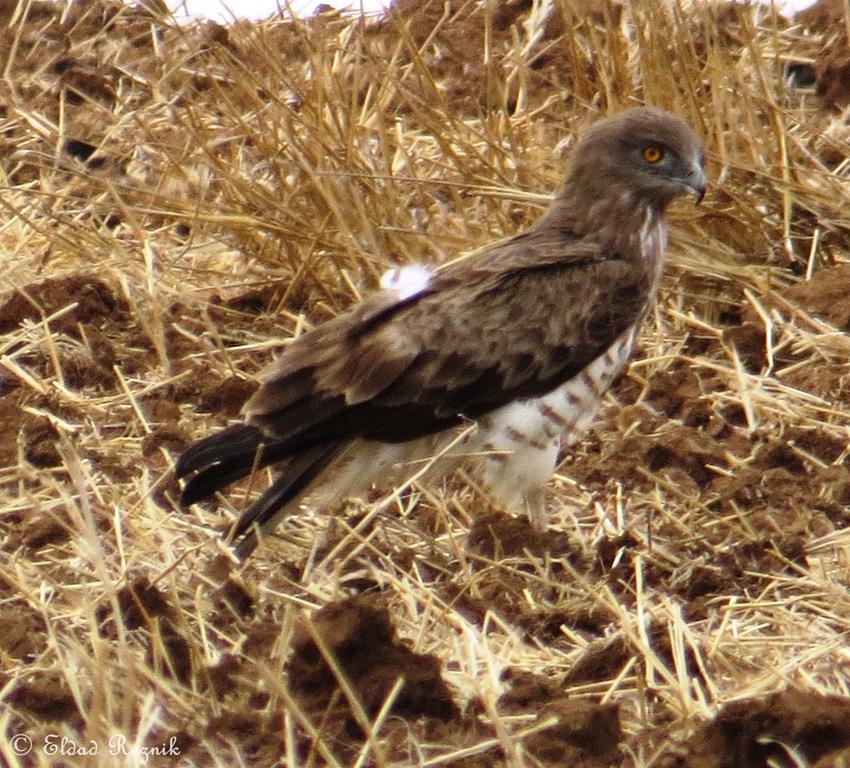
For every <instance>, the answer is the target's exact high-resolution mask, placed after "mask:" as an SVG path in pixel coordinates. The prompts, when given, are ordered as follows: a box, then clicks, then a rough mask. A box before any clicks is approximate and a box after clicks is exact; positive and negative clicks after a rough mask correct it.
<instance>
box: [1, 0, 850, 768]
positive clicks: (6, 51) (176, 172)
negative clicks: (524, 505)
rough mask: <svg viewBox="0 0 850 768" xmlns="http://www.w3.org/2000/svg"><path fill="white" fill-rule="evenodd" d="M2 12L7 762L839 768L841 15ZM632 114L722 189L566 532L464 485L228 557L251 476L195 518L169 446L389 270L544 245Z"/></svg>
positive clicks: (673, 7) (362, 506) (232, 409)
mask: <svg viewBox="0 0 850 768" xmlns="http://www.w3.org/2000/svg"><path fill="white" fill-rule="evenodd" d="M3 9H5V10H3ZM0 21H2V24H3V27H2V31H0V34H2V37H3V45H2V51H3V53H2V56H3V64H4V75H5V77H4V79H3V81H2V83H0V163H2V165H0V168H2V173H3V183H2V188H0V205H2V221H0V248H2V251H3V259H4V263H5V265H6V266H5V268H4V270H3V275H2V288H0V291H2V293H0V334H2V335H0V363H2V369H0V396H2V399H0V504H2V516H0V531H2V548H0V563H2V566H0V596H2V601H0V723H2V729H3V735H2V737H0V764H3V765H9V766H18V765H21V766H30V765H62V764H64V765H69V766H71V765H73V766H78V765H115V764H118V762H126V763H127V764H141V763H142V762H143V761H144V760H145V759H147V760H148V762H147V764H149V765H180V764H182V765H192V766H219V765H220V766H236V765H245V766H271V765H288V766H302V765H303V766H311V765H330V766H369V765H374V766H457V767H460V766H464V768H471V767H472V766H562V765H563V766H582V767H584V768H596V767H597V766H617V765H636V766H669V767H672V766H680V767H685V766H688V767H692V768H697V767H699V768H707V767H709V766H718V767H720V766H745V767H748V766H768V765H771V766H809V765H812V766H813V765H817V766H818V767H819V768H827V766H832V767H837V766H840V765H845V764H850V691H848V687H850V686H849V685H848V680H850V676H848V672H850V656H848V652H847V633H848V630H850V593H849V592H848V571H847V568H848V554H850V553H848V547H850V537H848V535H847V533H846V528H847V522H848V504H850V476H849V475H848V471H847V457H848V434H850V432H848V430H850V394H848V391H847V389H848V388H847V383H848V363H847V360H848V352H850V337H848V331H850V298H849V297H848V296H849V295H850V258H848V257H850V214H848V211H850V167H848V159H847V158H848V156H850V143H848V140H850V126H848V114H850V112H848V96H849V94H848V90H850V89H848V82H850V64H848V57H847V53H846V51H847V48H848V44H847V39H848V35H847V31H848V29H850V12H848V9H847V5H846V3H842V2H840V0H838V1H836V2H834V3H831V4H830V3H824V2H822V3H820V4H819V5H818V6H817V8H816V9H815V10H814V11H812V12H807V13H806V14H803V15H799V16H797V17H795V18H794V19H790V20H789V19H783V18H782V17H780V16H777V15H775V14H774V13H773V12H772V11H770V10H769V9H767V8H764V7H761V6H740V5H732V4H719V5H711V4H706V3H702V4H698V5H691V4H687V3H678V2H677V3H669V4H663V3H656V2H655V1H654V0H636V1H635V2H633V3H628V4H621V3H616V2H613V0H612V1H611V2H608V3H586V2H578V0H553V2H539V3H536V2H535V3H531V2H520V1H518V2H512V3H511V2H504V3H478V2H469V1H468V2H462V1H460V0H451V2H445V3H444V2H427V1H423V2H414V0H399V2H397V3H396V6H395V8H394V10H393V11H392V12H391V13H390V14H389V15H388V16H386V17H385V18H382V19H369V20H360V19H349V18H344V17H341V16H339V15H337V14H335V13H333V12H327V13H323V14H320V15H319V16H317V17H315V18H311V19H306V20H301V21H269V22H263V23H256V24H249V23H237V24H234V25H231V26H229V27H226V28H225V27H222V26H218V25H215V24H211V23H209V24H200V25H197V26H194V27H185V28H177V27H175V26H173V25H171V24H169V23H167V22H166V21H164V20H163V19H161V18H158V17H156V16H155V15H154V14H153V13H152V12H148V11H145V10H143V9H134V8H130V7H126V6H122V5H119V4H115V3H111V2H108V1H106V0H94V1H93V2H85V3H84V2H80V3H72V4H70V5H68V6H67V7H64V8H62V7H57V6H52V5H48V4H43V3H40V2H22V3H20V4H19V5H18V6H17V7H15V5H14V4H12V5H6V6H3V8H0ZM810 81H811V82H810ZM635 103H652V104H657V105H659V106H662V107H665V108H667V109H670V110H672V111H674V112H676V113H678V114H680V115H682V116H683V117H685V118H686V119H687V120H688V121H690V122H691V123H692V124H693V125H694V126H695V127H696V128H697V130H698V131H699V132H700V133H701V135H702V136H703V137H704V139H705V142H706V146H707V149H708V160H709V167H710V174H711V179H712V186H711V189H710V191H709V194H708V196H707V198H706V200H705V201H704V203H703V204H702V205H701V206H700V207H698V208H696V207H694V206H693V205H691V204H690V203H683V204H682V205H678V206H677V207H676V209H675V211H674V212H673V227H672V233H671V248H670V251H671V253H670V259H669V267H668V270H667V276H666V278H665V282H664V286H663V295H662V297H661V300H660V302H659V305H658V307H657V309H656V311H655V312H654V313H653V315H652V316H651V317H650V320H649V322H648V323H647V325H646V327H645V329H644V333H643V334H642V337H641V342H640V348H639V351H638V353H637V355H636V357H635V359H634V361H633V362H632V365H631V367H630V369H629V371H628V373H627V374H626V375H624V376H623V377H622V378H621V380H620V381H619V382H618V384H617V385H616V387H615V388H614V390H613V392H612V394H611V396H610V397H609V398H608V404H607V407H606V408H605V410H604V413H603V415H602V416H601V418H600V419H599V420H598V422H597V423H596V425H595V426H594V428H593V430H592V431H591V433H590V434H589V435H588V437H587V438H586V439H585V440H584V441H583V442H582V443H581V445H580V446H579V447H578V448H577V449H576V450H575V451H572V452H570V453H569V454H568V455H566V456H564V459H563V464H562V465H561V467H560V469H559V472H558V475H557V476H556V477H555V478H554V480H553V481H552V482H551V483H550V485H549V488H548V501H547V503H548V506H549V508H550V510H551V512H552V515H553V519H554V525H553V527H552V530H551V531H550V532H549V533H548V534H547V535H540V534H536V533H534V532H533V531H531V530H530V528H529V526H528V524H527V522H526V521H525V520H521V519H515V518H511V517H508V516H506V515H504V514H502V513H501V512H499V511H498V510H495V509H492V508H491V507H490V506H489V505H488V503H487V501H486V499H484V498H483V497H482V496H481V495H480V494H479V493H478V491H477V490H476V488H475V486H474V483H473V482H472V481H471V480H470V479H469V478H465V477H462V476H458V477H454V478H452V479H451V480H450V481H448V482H447V483H446V484H445V485H444V486H441V487H437V488H420V487H419V486H417V485H415V484H414V485H412V486H411V487H409V488H406V489H404V490H403V492H399V493H397V494H395V495H391V496H377V495H376V496H375V498H371V499H368V500H361V501H353V500H352V501H348V502H345V501H344V500H340V503H339V505H338V508H336V509H328V508H323V509H319V510H313V511H311V512H305V514H304V515H301V516H299V517H298V518H297V519H291V520H289V521H287V523H286V525H285V526H283V527H282V528H281V530H280V531H279V535H278V536H276V537H274V538H273V539H271V540H270V541H268V542H267V543H266V544H265V545H264V546H263V547H262V548H261V549H260V550H259V551H258V553H257V554H256V555H255V556H254V557H253V558H252V559H251V560H250V561H249V562H248V563H247V564H245V565H244V566H242V567H237V566H235V565H234V563H233V562H232V561H231V560H230V558H229V557H228V556H227V554H226V551H225V549H224V547H223V545H222V543H221V542H220V540H219V538H218V536H217V532H218V531H220V530H223V529H225V528H226V526H227V524H228V522H229V521H230V520H231V519H232V517H233V515H234V514H236V513H238V510H239V509H240V508H242V507H243V506H244V504H245V499H246V496H247V495H248V494H250V493H252V492H255V490H256V489H255V488H254V489H250V488H248V487H245V488H243V492H241V493H233V494H231V495H230V496H229V500H226V499H221V500H220V502H219V503H217V504H208V505H205V506H201V507H197V506H196V507H193V508H192V509H189V510H181V509H179V506H178V503H177V498H178V491H179V489H178V488H177V485H176V483H175V481H174V479H173V477H172V475H171V468H172V467H173V463H174V460H175V457H176V456H177V455H179V453H180V451H182V450H183V449H184V448H185V447H186V446H187V445H188V444H189V443H190V442H191V441H192V440H193V439H196V438H198V437H200V436H202V435H205V434H208V433H209V432H210V431H211V430H213V429H215V428H217V427H220V426H222V425H224V424H225V423H226V422H227V420H228V418H231V417H234V416H235V415H236V414H237V413H238V410H239V407H240V405H241V403H242V402H244V400H245V398H246V397H247V396H248V395H249V394H250V393H251V391H252V390H253V387H254V384H253V380H254V379H253V377H254V374H256V372H257V371H258V370H259V369H260V368H261V367H262V365H263V364H265V363H266V362H268V361H269V360H270V359H271V358H272V357H273V355H274V353H275V351H276V350H277V349H279V348H280V347H281V344H283V343H285V341H286V339H288V338H291V337H292V336H293V335H296V334H298V333H300V332H301V331H302V330H303V329H304V328H305V327H308V326H309V325H310V324H315V323H318V322H320V321H322V320H323V319H326V318H328V317H331V316H333V315H334V314H335V313H337V312H339V311H341V310H342V309H344V308H345V307H347V306H349V305H350V304H352V303H353V302H354V301H356V300H357V298H358V297H359V296H360V295H361V294H362V293H363V292H366V291H368V290H370V289H372V288H373V287H374V286H375V285H376V284H377V279H378V277H379V275H380V274H381V273H382V271H383V270H385V269H386V268H387V267H388V266H390V265H392V264H397V263H408V262H422V263H428V264H440V263H444V262H446V261H448V260H449V259H452V258H454V257H456V256H457V255H458V254H459V253H461V252H463V251H468V250H471V249H473V248H475V247H477V246H479V245H482V244H484V243H486V242H489V241H492V240H493V239H495V238H499V237H503V236H506V235H510V234H512V233H514V232H516V231H518V230H519V229H521V228H522V227H523V226H525V225H526V224H528V223H529V222H531V221H532V220H533V219H534V218H535V217H536V216H537V215H539V212H540V211H541V210H542V208H543V207H545V204H546V201H547V200H548V195H549V194H550V193H551V192H552V190H553V189H554V188H555V187H556V185H557V183H558V180H559V178H560V174H561V171H562V169H563V167H564V164H565V162H566V159H567V157H568V156H569V152H570V149H571V146H572V145H573V142H574V138H575V135H576V132H577V131H578V130H580V129H581V128H582V127H583V126H585V125H587V124H589V123H590V122H591V121H592V120H593V119H594V118H596V117H598V116H599V115H601V114H605V113H608V112H611V111H615V110H616V109H618V108H622V107H625V106H628V105H632V104H635ZM256 484H258V483H255V485H256ZM231 505H232V506H231ZM27 740H30V741H31V742H32V747H31V749H29V750H27V748H26V747H27V744H28V741H27ZM95 752H97V753H99V754H94V753H95ZM75 753H76V754H75ZM84 753H88V754H84ZM113 753H120V754H113ZM122 755H123V756H122Z"/></svg>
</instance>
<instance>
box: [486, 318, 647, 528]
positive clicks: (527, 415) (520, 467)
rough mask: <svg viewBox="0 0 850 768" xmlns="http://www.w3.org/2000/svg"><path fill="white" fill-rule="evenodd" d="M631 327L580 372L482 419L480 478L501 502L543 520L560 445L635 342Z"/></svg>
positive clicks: (538, 524)
mask: <svg viewBox="0 0 850 768" xmlns="http://www.w3.org/2000/svg"><path fill="white" fill-rule="evenodd" d="M636 334H637V329H636V327H632V328H631V329H629V330H628V331H627V332H626V333H624V334H623V335H621V336H620V337H619V338H618V339H617V341H615V342H614V343H613V344H612V345H611V346H610V347H609V348H608V350H607V351H606V352H605V354H604V355H601V356H600V357H598V358H597V359H596V360H594V361H593V362H592V363H591V364H590V365H588V366H587V367H586V368H585V369H584V370H583V371H582V372H581V373H579V374H578V375H577V376H575V377H573V378H572V379H570V380H569V381H567V382H565V383H564V384H562V385H561V386H559V387H558V388H557V389H554V390H553V391H552V392H550V393H549V394H547V395H544V396H543V397H540V398H536V399H532V400H522V401H518V402H515V403H511V404H510V405H506V406H504V407H502V408H500V409H499V410H497V411H494V412H493V413H491V414H489V415H488V416H487V417H485V418H484V419H482V420H481V422H480V426H479V435H480V440H481V445H482V448H483V451H484V453H485V455H484V457H483V458H482V460H481V473H482V480H483V481H484V483H485V485H486V486H487V488H488V489H489V491H490V493H491V494H492V495H493V497H494V499H495V500H496V501H497V502H498V503H499V504H500V505H502V506H503V507H505V508H506V509H508V510H511V511H517V512H518V511H525V512H526V513H527V514H528V515H529V517H530V519H531V522H532V524H533V525H534V526H535V528H538V529H541V530H545V529H546V525H547V519H546V512H545V505H544V490H545V485H546V482H547V480H548V479H549V477H550V476H551V475H552V473H553V471H554V469H555V464H556V463H557V460H558V453H559V450H560V448H561V446H562V445H563V446H565V447H569V446H572V445H574V444H575V443H576V442H577V441H578V440H579V439H580V438H581V436H582V435H583V434H584V433H585V431H587V429H588V427H589V426H590V424H591V423H592V421H593V419H594V417H595V416H596V413H597V411H598V410H599V406H600V403H601V401H602V396H603V395H604V394H605V391H606V390H607V389H608V387H609V386H610V385H611V382H612V381H613V380H614V379H615V378H616V377H617V376H618V375H619V373H620V371H622V370H623V367H624V366H625V364H626V361H627V360H628V359H629V356H630V355H631V352H632V349H633V347H634V342H635V336H636Z"/></svg>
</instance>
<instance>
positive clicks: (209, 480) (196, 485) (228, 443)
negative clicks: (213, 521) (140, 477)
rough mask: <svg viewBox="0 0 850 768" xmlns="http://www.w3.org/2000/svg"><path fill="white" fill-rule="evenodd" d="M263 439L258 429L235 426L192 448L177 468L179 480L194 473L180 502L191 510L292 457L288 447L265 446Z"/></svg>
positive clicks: (282, 444)
mask: <svg viewBox="0 0 850 768" xmlns="http://www.w3.org/2000/svg"><path fill="white" fill-rule="evenodd" d="M264 439H267V438H265V437H264V435H263V433H262V432H260V430H259V429H257V428H256V427H251V426H248V425H245V424H235V425H233V426H232V427H227V429H223V430H222V431H221V432H217V433H216V434H214V435H211V436H210V437H207V438H205V439H203V440H201V441H199V442H197V443H195V444H194V445H192V446H190V447H189V448H188V449H187V450H186V452H185V453H184V454H183V455H182V456H181V457H180V459H179V460H178V461H177V466H176V467H175V469H174V473H175V474H176V475H177V477H185V476H186V475H188V474H189V473H192V472H195V474H193V475H192V477H190V478H189V479H188V480H187V481H186V484H185V486H184V487H183V493H182V494H181V497H180V503H181V504H182V505H183V506H184V507H188V506H189V505H190V504H194V503H195V502H196V501H201V500H202V499H206V498H208V497H209V496H212V495H213V494H214V493H215V492H216V491H217V490H219V489H221V488H224V486H226V485H230V483H232V482H235V481H236V480H239V479H240V478H242V477H245V475H247V474H249V473H250V472H251V471H252V470H255V469H262V468H263V467H267V466H268V465H269V464H274V463H275V462H278V461H280V460H281V459H284V458H286V457H287V456H289V455H290V453H291V451H290V449H289V446H286V445H285V444H284V443H283V442H279V443H274V442H272V443H264V442H263V440H264ZM196 470H200V471H197V472H196Z"/></svg>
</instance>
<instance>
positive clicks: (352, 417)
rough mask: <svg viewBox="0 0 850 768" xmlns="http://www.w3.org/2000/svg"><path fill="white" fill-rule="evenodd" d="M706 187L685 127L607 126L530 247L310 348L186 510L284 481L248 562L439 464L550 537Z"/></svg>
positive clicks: (418, 277) (210, 455)
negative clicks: (670, 249) (281, 526)
mask: <svg viewBox="0 0 850 768" xmlns="http://www.w3.org/2000/svg"><path fill="white" fill-rule="evenodd" d="M706 183H707V182H706V175H705V170H704V155H703V149H702V145H701V143H700V140H699V139H698V138H697V136H696V135H695V134H694V132H693V131H692V130H691V128H689V127H688V125H687V124H686V123H685V122H683V121H682V120H681V119H679V118H677V117H675V116H673V115H671V114H669V113H667V112H664V111H662V110H659V109H653V108H645V107H644V108H637V109H630V110H628V111H625V112H622V113H620V114H617V115H615V116H613V117H610V118H607V119H604V120H600V121H599V122H597V123H595V124H594V125H593V126H592V127H591V128H590V129H589V130H588V131H587V132H586V134H585V135H584V136H583V137H582V139H581V141H580V142H579V143H578V145H577V146H576V148H575V152H574V154H573V159H572V163H571V165H570V168H569V171H568V173H567V176H566V179H565V181H564V183H563V186H562V187H561V189H560V190H559V191H558V193H557V195H556V197H555V199H554V200H553V202H552V204H551V206H550V207H549V209H548V211H547V212H546V213H545V214H544V215H543V216H542V217H541V218H540V219H539V220H538V221H537V222H536V223H535V224H534V225H533V226H532V227H531V228H530V229H528V230H527V231H525V232H522V233H521V234H519V235H517V236H516V237H513V238H511V239H510V240H507V241H506V242H501V243H498V244H496V245H493V246H491V247H490V248H486V249H482V250H480V251H479V252H477V253H476V254H475V255H474V256H472V257H470V258H467V259H464V260H461V261H458V262H455V263H453V264H451V265H448V266H446V267H445V268H443V269H440V270H436V271H433V272H432V271H430V270H428V269H425V268H422V267H401V268H399V269H396V270H391V271H390V272H389V273H387V274H386V275H385V276H384V279H383V280H382V288H383V290H381V291H379V292H377V293H376V294H374V295H373V296H371V297H370V298H368V299H366V300H365V301H363V302H362V303H361V304H359V305H357V306H355V307H354V308H353V309H351V310H350V311H348V312H346V313H345V314H342V315H339V316H338V317H336V318H334V319H332V320H330V321H328V322H326V323H324V324H323V325H321V326H319V327H317V328H315V329H314V330H312V331H310V332H308V333H306V334H304V335H303V336H300V337H299V338H297V339H296V340H294V341H293V342H292V343H291V344H290V345H289V346H288V347H287V348H286V350H285V351H284V352H283V354H282V355H281V356H280V358H279V359H278V360H277V361H276V362H275V363H274V364H273V365H271V366H270V367H269V368H268V369H267V370H266V371H265V372H264V373H263V374H262V376H261V380H262V385H261V387H260V388H259V390H258V391H257V392H256V394H254V396H253V397H252V398H251V399H250V400H249V401H248V402H247V403H246V405H245V408H244V410H243V417H242V420H241V422H240V423H238V424H234V425H232V426H229V427H227V428H225V429H223V430H222V431H220V432H217V433H216V434H214V435H211V436H210V437H207V438H205V439H203V440H201V441H200V442H198V443H196V444H195V445H193V446H191V447H190V448H189V449H188V450H187V451H186V452H185V453H184V454H183V455H182V456H181V457H180V460H179V461H178V463H177V467H176V474H177V475H178V477H181V478H187V479H186V483H185V487H184V490H183V495H182V502H183V504H184V505H188V504H192V503H194V502H196V501H199V500H202V499H206V498H208V497H210V496H212V495H213V494H214V493H216V492H217V491H218V490H220V489H221V488H223V487H225V486H227V485H228V484H230V483H232V482H234V481H235V480H238V479H240V478H242V477H245V476H246V475H249V474H250V473H252V472H254V471H256V470H258V469H260V468H262V467H266V466H269V465H272V464H280V474H279V476H278V478H277V480H275V481H274V482H273V483H272V485H271V486H270V487H269V488H268V489H267V490H266V491H265V493H263V494H262V495H261V496H260V497H259V498H258V499H257V500H256V501H254V502H253V503H252V504H251V505H250V506H249V507H248V508H247V509H246V510H245V512H244V513H243V514H242V516H241V517H240V518H239V520H238V521H237V522H236V523H235V525H234V526H233V528H232V530H231V532H230V536H231V540H232V541H233V543H234V547H235V551H236V554H237V556H239V557H240V558H245V557H247V556H248V555H249V554H250V553H251V552H252V551H253V550H254V548H255V547H256V545H257V542H258V536H259V535H261V534H262V533H267V532H269V531H271V530H272V529H273V527H274V526H275V525H276V523H277V522H278V521H279V520H280V519H281V518H282V517H283V516H284V515H286V514H289V513H291V512H292V511H294V510H296V509H297V508H298V507H299V505H300V504H301V503H302V502H303V501H304V500H305V499H306V498H307V497H308V496H313V497H314V496H315V495H316V492H321V493H322V495H324V496H329V497H336V498H344V497H346V496H350V495H357V494H358V493H362V492H364V491H365V490H368V488H369V487H370V486H371V485H372V484H374V483H379V484H382V485H388V484H391V483H393V482H396V480H397V479H398V478H399V473H400V472H401V473H405V472H406V473H407V474H408V475H409V474H411V473H412V472H413V471H414V470H413V469H411V467H412V466H414V465H413V464H412V462H418V461H420V460H422V459H424V458H426V457H428V456H434V455H441V456H442V458H441V459H440V461H439V462H437V463H438V464H440V465H441V466H443V467H444V468H449V467H451V466H453V465H454V464H455V463H456V462H457V461H466V462H468V463H471V464H473V465H475V470H476V471H477V472H479V475H480V478H481V480H482V481H483V483H484V485H485V487H486V488H487V489H488V490H489V493H490V494H491V495H492V497H493V499H494V501H495V502H496V503H498V504H499V505H501V506H502V507H504V508H506V509H509V510H521V511H524V512H527V513H528V514H529V515H530V517H531V520H532V522H533V523H534V524H535V525H536V526H537V527H541V528H545V525H546V515H545V506H544V494H543V491H544V487H545V483H546V481H547V479H548V478H549V476H550V475H551V474H552V472H553V470H554V467H555V464H556V462H557V458H558V452H559V450H560V449H561V448H562V447H563V446H570V445H573V444H574V443H575V442H576V441H577V440H578V439H579V437H580V436H581V434H582V433H583V432H584V431H585V430H586V429H587V427H588V426H589V425H590V422H591V420H592V419H593V417H594V414H595V413H596V411H597V409H598V406H599V403H600V399H601V397H602V395H603V394H604V392H605V390H606V388H607V387H608V386H609V385H610V384H611V382H612V380H613V379H614V378H615V377H616V376H617V375H618V374H619V372H620V371H621V370H622V368H623V366H624V365H625V364H626V361H627V360H628V358H629V355H630V354H631V351H632V348H633V346H634V342H635V337H636V335H637V332H638V327H639V325H640V323H641V321H642V319H643V317H644V316H645V315H646V313H647V310H648V308H649V307H650V306H651V303H652V301H653V299H654V297H655V294H656V291H657V289H658V284H659V280H660V277H661V271H662V268H663V263H664V250H665V245H666V227H665V222H664V213H665V210H666V209H667V206H668V205H669V203H670V202H671V201H672V200H673V199H674V198H676V197H679V196H681V195H685V194H688V193H693V194H694V195H695V196H696V198H697V200H701V199H702V196H703V194H704V192H705V188H706ZM470 426H472V428H471V429H470V428H469V427H470ZM461 432H463V435H462V437H459V434H460V433H461ZM416 466H418V465H416ZM402 477H403V475H402Z"/></svg>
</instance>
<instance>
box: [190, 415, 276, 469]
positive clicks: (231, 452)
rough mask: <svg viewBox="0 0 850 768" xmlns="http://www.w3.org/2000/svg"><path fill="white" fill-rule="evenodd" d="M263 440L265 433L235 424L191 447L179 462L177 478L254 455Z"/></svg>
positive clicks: (244, 425)
mask: <svg viewBox="0 0 850 768" xmlns="http://www.w3.org/2000/svg"><path fill="white" fill-rule="evenodd" d="M262 440H263V433H262V432H260V430H259V429H257V428H256V427H252V426H249V425H248V424H234V425H232V426H230V427H227V428H226V429H223V430H221V432H216V433H215V434H214V435H210V436H209V437H205V438H204V439H203V440H199V441H198V442H197V443H194V444H193V445H190V446H189V447H188V448H187V449H186V451H185V452H184V453H183V455H182V456H181V457H180V458H179V459H178V460H177V466H176V467H175V468H174V473H175V474H176V475H177V477H185V476H186V475H188V474H189V473H190V472H193V471H194V470H196V469H203V468H205V467H208V466H210V465H211V464H217V463H218V462H220V461H225V460H227V459H231V458H233V457H234V456H237V455H246V454H250V455H253V454H254V452H255V451H256V450H257V447H258V446H259V445H260V443H261V442H262Z"/></svg>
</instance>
